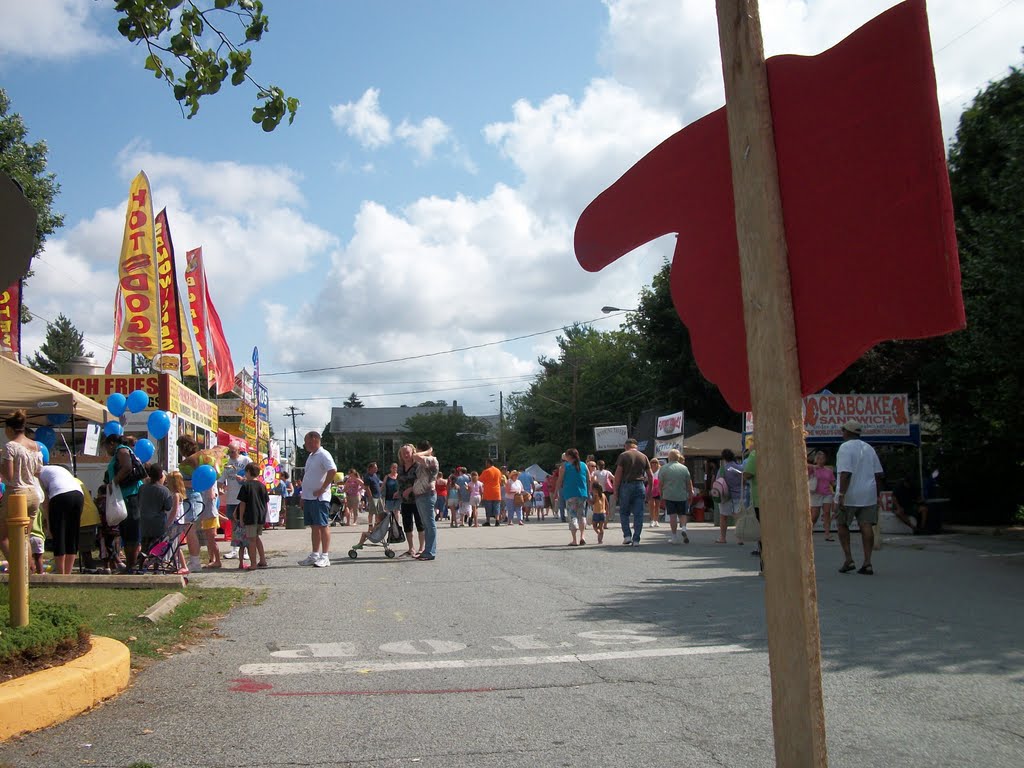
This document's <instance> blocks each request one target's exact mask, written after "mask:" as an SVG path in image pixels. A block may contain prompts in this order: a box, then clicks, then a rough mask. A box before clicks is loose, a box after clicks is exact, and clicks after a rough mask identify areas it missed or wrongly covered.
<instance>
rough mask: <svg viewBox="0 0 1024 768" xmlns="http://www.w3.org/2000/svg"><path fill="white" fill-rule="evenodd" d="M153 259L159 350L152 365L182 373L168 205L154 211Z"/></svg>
mask: <svg viewBox="0 0 1024 768" xmlns="http://www.w3.org/2000/svg"><path fill="white" fill-rule="evenodd" d="M156 259H157V262H156V263H157V274H158V275H159V277H160V354H159V355H158V356H157V357H156V358H154V360H153V368H154V369H155V370H157V371H160V372H161V373H179V372H181V373H184V371H182V363H181V357H182V355H183V354H184V349H185V345H184V344H183V343H182V333H181V332H182V330H183V329H182V327H181V325H180V324H179V323H180V318H181V311H180V308H179V304H180V302H179V301H178V275H177V271H176V270H175V268H174V244H173V243H172V241H171V230H170V227H169V226H168V223H167V209H166V208H164V209H163V210H162V211H160V213H158V214H157V215H156Z"/></svg>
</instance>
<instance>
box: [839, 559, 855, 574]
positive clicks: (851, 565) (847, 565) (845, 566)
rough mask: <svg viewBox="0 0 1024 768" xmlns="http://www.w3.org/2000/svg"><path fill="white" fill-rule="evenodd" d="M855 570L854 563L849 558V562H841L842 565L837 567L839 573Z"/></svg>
mask: <svg viewBox="0 0 1024 768" xmlns="http://www.w3.org/2000/svg"><path fill="white" fill-rule="evenodd" d="M855 570H857V566H856V564H855V563H854V562H853V561H852V560H850V561H849V562H846V563H843V567H842V568H840V569H839V572H840V573H849V572H850V571H855Z"/></svg>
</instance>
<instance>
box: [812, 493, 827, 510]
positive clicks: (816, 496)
mask: <svg viewBox="0 0 1024 768" xmlns="http://www.w3.org/2000/svg"><path fill="white" fill-rule="evenodd" d="M831 503H832V494H831V493H812V494H811V506H812V507H821V506H824V505H825V504H831Z"/></svg>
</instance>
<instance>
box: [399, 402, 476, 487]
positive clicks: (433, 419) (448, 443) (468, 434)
mask: <svg viewBox="0 0 1024 768" xmlns="http://www.w3.org/2000/svg"><path fill="white" fill-rule="evenodd" d="M404 426H405V432H406V437H405V441H406V442H409V443H412V444H413V445H415V444H417V443H419V442H420V441H421V440H428V441H430V444H431V446H433V448H434V455H435V456H436V457H437V460H438V461H439V462H440V463H441V471H442V472H445V473H448V472H450V471H451V470H453V469H454V468H455V467H457V466H462V467H472V468H475V469H483V466H484V459H486V458H487V443H488V442H493V440H491V439H490V438H489V437H486V436H487V435H488V434H489V431H490V425H489V424H488V423H487V422H486V421H484V420H483V419H478V418H476V417H475V416H467V415H466V414H465V413H463V412H461V411H456V410H455V409H454V408H443V407H442V408H438V410H437V411H435V412H434V413H420V414H416V415H414V416H410V417H409V418H408V419H406V420H405V425H404Z"/></svg>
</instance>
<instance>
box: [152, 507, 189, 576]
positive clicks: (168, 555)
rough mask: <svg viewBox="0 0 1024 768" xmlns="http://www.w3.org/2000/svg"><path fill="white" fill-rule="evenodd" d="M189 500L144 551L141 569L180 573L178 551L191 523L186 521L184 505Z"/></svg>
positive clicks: (154, 571)
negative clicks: (160, 534)
mask: <svg viewBox="0 0 1024 768" xmlns="http://www.w3.org/2000/svg"><path fill="white" fill-rule="evenodd" d="M188 506H189V502H188V501H186V502H184V503H183V504H182V506H181V510H180V513H179V514H178V517H177V518H175V520H174V522H173V523H171V524H170V525H168V526H167V530H166V531H164V535H163V536H161V537H160V538H159V539H157V540H156V541H155V542H154V543H153V545H152V546H151V547H150V548H149V551H148V552H147V553H146V557H145V558H144V559H143V561H142V570H143V572H145V571H152V572H153V573H180V572H181V571H180V568H181V566H180V565H179V562H178V561H179V558H178V553H179V552H181V546H182V542H183V541H184V540H185V535H186V534H187V533H188V530H189V528H191V527H192V525H193V523H190V522H186V520H185V517H186V512H185V509H186V507H188Z"/></svg>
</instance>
